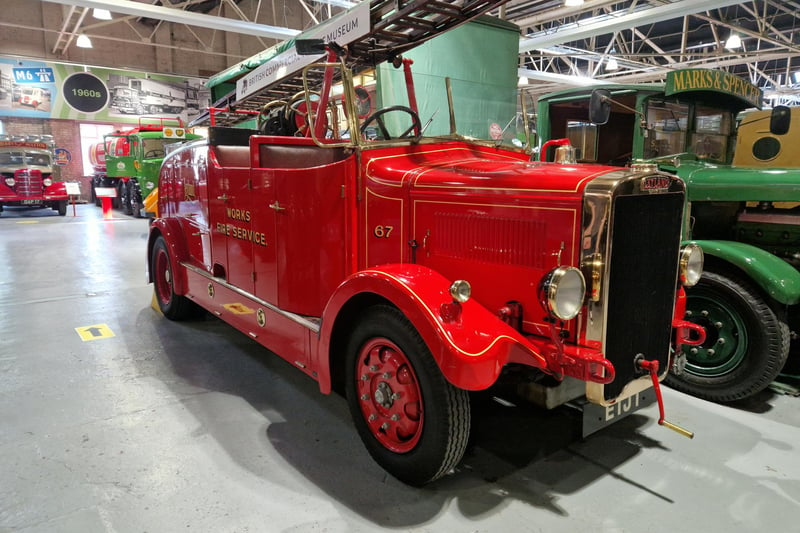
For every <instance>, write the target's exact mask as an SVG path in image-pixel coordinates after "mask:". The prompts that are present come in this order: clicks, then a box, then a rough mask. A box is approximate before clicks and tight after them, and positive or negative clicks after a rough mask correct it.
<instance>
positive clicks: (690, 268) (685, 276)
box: [679, 242, 703, 287]
mask: <svg viewBox="0 0 800 533" xmlns="http://www.w3.org/2000/svg"><path fill="white" fill-rule="evenodd" d="M679 272H680V279H681V283H682V284H683V285H684V286H686V287H692V286H693V285H696V284H697V282H698V281H700V276H702V275H703V249H702V248H700V246H699V245H697V244H695V243H693V242H690V243H689V244H687V245H686V246H684V247H682V248H681V258H680V270H679Z"/></svg>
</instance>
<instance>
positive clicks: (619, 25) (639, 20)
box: [519, 0, 741, 52]
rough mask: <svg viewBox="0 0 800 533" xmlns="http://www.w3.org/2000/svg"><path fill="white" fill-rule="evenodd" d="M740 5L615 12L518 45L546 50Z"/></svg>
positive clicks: (732, 0) (686, 0) (683, 0)
mask: <svg viewBox="0 0 800 533" xmlns="http://www.w3.org/2000/svg"><path fill="white" fill-rule="evenodd" d="M739 3H741V2H740V0H705V1H703V2H698V1H697V0H680V1H679V2H674V3H671V4H666V5H663V6H658V7H653V8H648V9H641V10H638V11H635V12H633V13H628V14H627V15H619V16H616V15H615V14H614V13H610V14H609V15H607V16H603V17H598V18H597V20H595V21H591V20H589V21H581V23H580V24H566V25H564V26H562V28H564V29H561V28H557V29H548V30H545V31H541V32H538V33H537V34H535V35H534V36H532V37H529V38H527V39H522V40H521V41H520V43H519V51H520V52H528V51H530V50H536V49H539V48H547V47H550V46H554V45H557V44H564V43H569V42H572V41H577V40H580V39H587V38H589V37H592V36H595V35H603V34H606V33H614V32H616V31H621V30H625V29H630V28H633V27H636V26H642V25H644V24H654V23H656V22H661V21H662V20H670V19H677V18H680V17H683V16H685V15H692V14H694V13H698V12H700V11H705V10H709V9H717V8H720V7H727V6H731V5H734V4H739Z"/></svg>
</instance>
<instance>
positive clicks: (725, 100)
mask: <svg viewBox="0 0 800 533" xmlns="http://www.w3.org/2000/svg"><path fill="white" fill-rule="evenodd" d="M761 99H762V95H761V91H760V89H758V88H757V87H755V86H753V85H751V84H750V83H748V82H746V81H744V80H741V79H739V78H737V77H735V76H732V75H730V74H727V73H724V72H720V71H712V70H699V69H689V70H679V71H674V72H672V73H670V75H669V76H668V78H667V80H666V84H661V85H656V84H646V85H608V86H600V87H594V88H580V89H574V90H566V91H560V92H557V93H552V94H549V95H545V96H543V97H541V98H540V99H539V103H538V118H537V131H538V134H539V138H540V142H541V143H545V142H547V141H549V140H553V139H559V138H567V139H569V140H570V142H571V144H572V145H573V147H574V148H575V156H576V159H577V160H578V161H580V162H596V163H606V164H607V163H611V164H618V165H626V164H630V163H632V162H637V163H638V162H645V163H654V164H657V165H658V166H659V167H660V168H661V169H662V170H667V171H670V172H673V173H675V174H677V175H678V176H680V177H681V178H682V179H683V180H684V181H685V182H686V183H687V191H688V195H687V200H688V202H689V204H690V210H688V211H687V212H688V213H690V216H689V219H688V220H687V223H686V224H685V232H686V235H685V237H686V239H687V240H688V239H691V240H694V241H696V242H697V243H698V244H700V245H701V246H702V247H703V251H704V252H705V257H706V261H705V270H704V274H703V277H702V279H701V281H700V283H698V284H697V285H696V286H695V287H692V288H690V289H688V290H687V313H686V319H687V320H689V321H691V322H694V323H696V324H700V325H701V326H703V328H704V329H705V331H706V339H705V342H704V343H703V344H702V345H700V346H692V347H686V348H685V349H684V350H683V351H682V353H680V354H676V357H675V358H674V365H673V366H674V368H673V370H674V371H675V372H674V373H670V376H669V377H668V378H667V382H668V383H669V384H670V385H672V386H673V387H674V388H677V389H679V390H682V391H684V392H687V393H690V394H693V395H695V396H698V397H701V398H706V399H709V400H712V401H718V402H730V401H734V400H739V399H743V398H747V397H749V396H752V395H754V394H756V393H757V392H759V391H761V390H763V389H764V388H766V387H767V386H768V385H769V383H770V382H771V381H772V380H773V379H774V378H775V377H776V376H777V375H778V374H779V373H780V371H781V369H782V368H783V365H784V363H785V362H786V359H787V357H788V354H789V342H790V338H791V330H792V329H796V327H792V328H790V325H795V324H796V323H797V321H798V320H797V317H798V316H800V315H798V310H799V308H798V306H797V305H795V304H797V303H798V302H800V271H799V270H798V269H799V268H800V207H797V206H798V205H800V203H798V202H800V153H792V152H793V151H794V152H798V151H797V150H796V148H794V150H793V147H796V146H797V141H798V137H800V115H797V114H796V113H795V112H796V111H797V110H789V109H788V108H785V107H778V108H776V109H774V110H771V111H761V110H760V108H761ZM547 155H548V154H542V157H545V158H546V157H547Z"/></svg>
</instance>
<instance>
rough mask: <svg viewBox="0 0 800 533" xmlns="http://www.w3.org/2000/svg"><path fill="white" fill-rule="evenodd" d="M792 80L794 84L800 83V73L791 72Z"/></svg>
mask: <svg viewBox="0 0 800 533" xmlns="http://www.w3.org/2000/svg"><path fill="white" fill-rule="evenodd" d="M792 79H793V80H794V82H795V83H800V72H792Z"/></svg>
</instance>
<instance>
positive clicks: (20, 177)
mask: <svg viewBox="0 0 800 533" xmlns="http://www.w3.org/2000/svg"><path fill="white" fill-rule="evenodd" d="M15 180H16V187H15V190H16V191H17V195H19V196H35V197H40V196H41V195H42V176H41V174H38V173H37V174H34V175H32V176H27V175H25V174H24V173H19V174H17V175H16V177H15Z"/></svg>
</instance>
